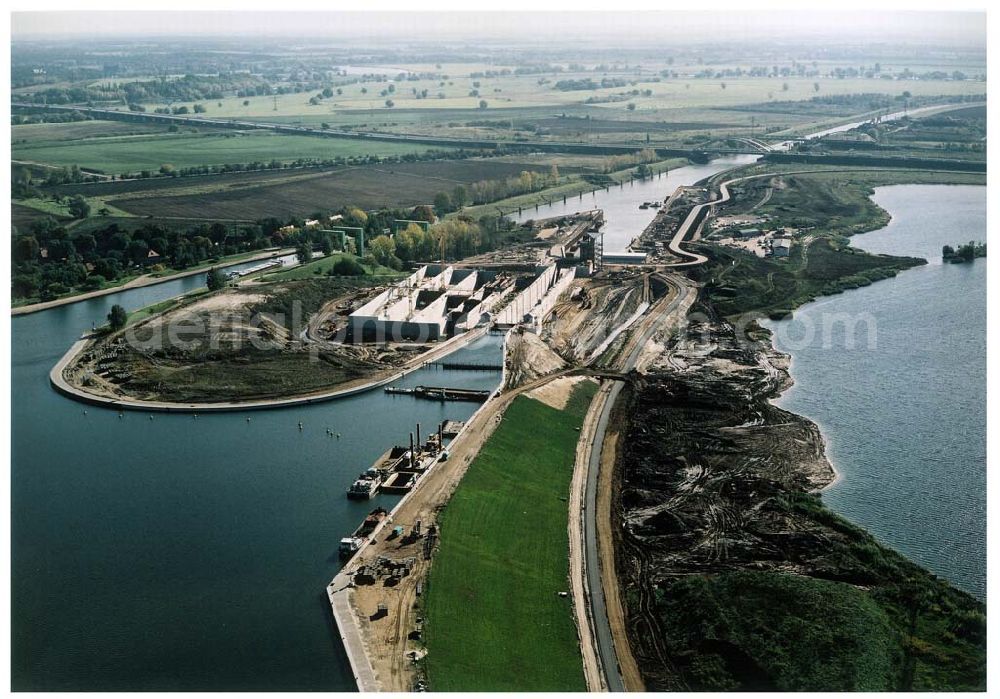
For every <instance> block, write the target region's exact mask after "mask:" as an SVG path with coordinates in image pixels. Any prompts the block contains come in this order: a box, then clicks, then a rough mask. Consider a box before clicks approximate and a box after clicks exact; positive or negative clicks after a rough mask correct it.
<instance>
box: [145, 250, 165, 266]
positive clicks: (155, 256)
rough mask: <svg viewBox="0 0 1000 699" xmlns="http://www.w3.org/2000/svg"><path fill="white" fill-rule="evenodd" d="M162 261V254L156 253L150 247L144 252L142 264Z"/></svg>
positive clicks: (153, 263) (154, 263)
mask: <svg viewBox="0 0 1000 699" xmlns="http://www.w3.org/2000/svg"><path fill="white" fill-rule="evenodd" d="M162 261H163V255H161V254H160V253H158V252H157V251H156V250H154V249H153V248H150V249H149V252H147V253H146V259H144V260H143V261H142V263H143V264H144V265H156V264H159V263H160V262H162Z"/></svg>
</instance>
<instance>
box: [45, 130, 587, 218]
mask: <svg viewBox="0 0 1000 699" xmlns="http://www.w3.org/2000/svg"><path fill="white" fill-rule="evenodd" d="M303 138H306V137H303ZM549 169H550V166H549V165H545V164H544V163H543V162H538V163H535V162H530V161H529V162H518V161H516V160H504V159H499V158H486V159H468V160H434V161H426V162H417V163H386V164H381V165H364V166H353V167H352V166H345V167H337V168H333V169H300V170H279V171H265V172H257V173H246V174H232V175H209V176H205V177H189V178H177V179H173V178H155V179H149V180H134V181H126V182H113V183H96V184H87V185H64V186H62V187H59V188H57V189H56V191H57V192H59V193H60V194H61V195H63V196H65V195H72V194H83V195H84V196H87V197H89V198H91V199H93V200H94V202H95V204H96V203H98V202H100V203H101V204H102V205H103V204H110V205H113V206H114V207H115V208H117V209H120V210H122V211H124V212H127V213H129V214H132V215H135V216H153V217H157V218H159V217H164V218H173V217H180V218H201V219H218V220H243V221H252V220H256V219H259V218H263V217H267V216H275V217H278V218H282V219H286V218H290V217H292V216H308V215H311V214H312V213H313V212H314V211H316V210H317V209H335V208H339V207H341V206H346V205H354V206H359V207H361V208H363V209H376V208H382V207H385V208H395V207H404V206H415V205H418V204H428V203H430V202H431V201H433V199H434V195H435V194H437V193H438V192H442V191H445V192H449V191H451V190H452V189H453V188H454V187H455V186H456V185H469V184H471V183H473V182H477V181H479V180H493V179H503V178H507V177H516V176H517V175H519V174H520V173H521V172H522V171H524V170H533V171H536V172H548V170H549ZM572 170H573V168H570V169H569V170H568V171H567V172H572Z"/></svg>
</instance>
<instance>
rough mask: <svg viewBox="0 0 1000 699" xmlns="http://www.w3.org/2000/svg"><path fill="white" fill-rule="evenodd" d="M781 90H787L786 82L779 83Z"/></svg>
mask: <svg viewBox="0 0 1000 699" xmlns="http://www.w3.org/2000/svg"><path fill="white" fill-rule="evenodd" d="M781 91H782V92H788V83H781Z"/></svg>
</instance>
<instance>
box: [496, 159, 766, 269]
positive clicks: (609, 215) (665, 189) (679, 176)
mask: <svg viewBox="0 0 1000 699" xmlns="http://www.w3.org/2000/svg"><path fill="white" fill-rule="evenodd" d="M759 157H760V156H757V155H736V156H732V157H727V158H715V159H714V160H712V161H711V162H709V163H707V164H705V165H686V166H684V167H679V168H676V169H674V170H671V171H669V172H668V173H666V174H665V175H661V176H658V177H652V178H650V179H647V180H633V181H632V182H628V183H625V184H624V185H622V186H620V187H610V188H609V189H607V190H604V189H599V190H597V191H595V192H591V193H589V194H584V195H583V196H582V197H581V196H576V197H568V198H567V199H566V202H565V203H563V202H562V201H561V200H560V201H556V202H553V203H552V204H544V205H542V206H539V207H537V208H535V207H532V208H530V209H524V210H523V211H522V212H521V215H520V216H516V217H515V219H516V220H518V221H527V220H529V219H536V218H551V217H553V216H566V215H568V214H574V213H576V212H578V211H589V210H592V209H603V210H604V219H605V225H604V228H603V229H602V233H603V234H604V251H605V252H623V251H624V250H626V249H627V248H628V246H629V243H631V242H632V240H633V239H634V238H635V237H636V236H638V235H639V234H640V233H642V232H643V230H645V228H646V226H648V225H649V223H650V222H651V221H652V220H653V217H655V216H656V211H657V210H656V209H640V208H639V205H640V204H642V203H643V202H645V201H663V200H664V199H666V198H667V197H668V196H670V195H671V194H673V193H674V190H676V189H677V188H678V187H680V186H682V185H692V184H694V183H695V182H698V181H699V180H702V179H705V178H706V177H711V176H712V175H714V174H716V173H718V172H722V171H723V170H728V169H730V168H734V167H737V166H739V165H748V164H750V163H752V162H755V161H756V160H757V159H758V158H759Z"/></svg>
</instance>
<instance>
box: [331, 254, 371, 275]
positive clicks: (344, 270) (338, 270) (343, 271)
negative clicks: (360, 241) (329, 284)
mask: <svg viewBox="0 0 1000 699" xmlns="http://www.w3.org/2000/svg"><path fill="white" fill-rule="evenodd" d="M364 273H365V268H364V267H362V266H361V263H360V262H358V261H357V260H356V259H354V258H353V257H341V258H340V259H339V260H337V261H336V262H335V263H334V264H333V267H331V268H330V271H329V272H328V274H329V275H330V276H331V277H360V276H362V275H363V274H364Z"/></svg>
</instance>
